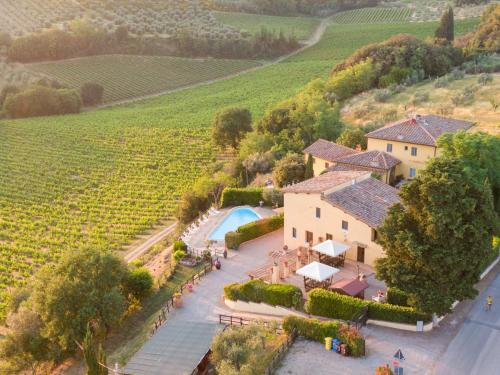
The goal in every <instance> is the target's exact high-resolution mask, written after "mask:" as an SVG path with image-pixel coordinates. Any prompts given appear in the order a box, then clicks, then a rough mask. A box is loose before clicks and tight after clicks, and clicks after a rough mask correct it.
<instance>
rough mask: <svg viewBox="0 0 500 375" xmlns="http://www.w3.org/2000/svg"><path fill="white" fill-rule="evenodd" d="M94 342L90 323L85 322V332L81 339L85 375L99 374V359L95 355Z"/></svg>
mask: <svg viewBox="0 0 500 375" xmlns="http://www.w3.org/2000/svg"><path fill="white" fill-rule="evenodd" d="M95 346H96V343H95V340H94V334H93V333H92V328H91V327H90V324H87V333H86V334H85V338H84V339H83V356H84V357H85V363H86V364H87V375H99V367H100V366H99V360H98V357H97V350H96V347H95Z"/></svg>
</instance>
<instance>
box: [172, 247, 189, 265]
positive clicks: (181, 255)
mask: <svg viewBox="0 0 500 375" xmlns="http://www.w3.org/2000/svg"><path fill="white" fill-rule="evenodd" d="M186 255H187V253H186V252H185V251H182V250H177V251H175V252H174V254H173V257H174V261H175V262H176V263H179V262H180V261H181V260H183V259H184V258H185V257H186Z"/></svg>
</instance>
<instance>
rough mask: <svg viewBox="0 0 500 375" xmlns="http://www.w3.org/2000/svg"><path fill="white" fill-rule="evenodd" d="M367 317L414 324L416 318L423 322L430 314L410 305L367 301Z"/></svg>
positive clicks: (428, 318)
mask: <svg viewBox="0 0 500 375" xmlns="http://www.w3.org/2000/svg"><path fill="white" fill-rule="evenodd" d="M368 318H369V319H375V320H385V321H388V322H395V323H406V324H416V323H417V321H418V320H422V321H424V322H428V321H430V320H431V316H430V315H428V314H425V313H422V312H419V311H417V310H415V309H413V308H411V307H404V306H396V305H390V304H388V303H376V302H370V303H369V306H368Z"/></svg>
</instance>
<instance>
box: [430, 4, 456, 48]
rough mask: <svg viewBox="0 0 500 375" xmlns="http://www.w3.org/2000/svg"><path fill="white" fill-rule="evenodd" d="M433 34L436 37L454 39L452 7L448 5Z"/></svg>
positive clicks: (450, 40)
mask: <svg viewBox="0 0 500 375" xmlns="http://www.w3.org/2000/svg"><path fill="white" fill-rule="evenodd" d="M434 36H435V37H436V38H438V39H446V40H447V41H449V42H452V41H453V39H455V21H454V16H453V8H452V7H448V9H447V10H446V11H445V12H444V13H443V15H442V16H441V21H440V22H439V26H438V28H437V29H436V32H435V34H434Z"/></svg>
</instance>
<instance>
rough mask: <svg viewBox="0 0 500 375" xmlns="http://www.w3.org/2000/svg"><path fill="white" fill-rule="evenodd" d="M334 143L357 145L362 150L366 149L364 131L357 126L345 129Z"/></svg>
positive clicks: (353, 146)
mask: <svg viewBox="0 0 500 375" xmlns="http://www.w3.org/2000/svg"><path fill="white" fill-rule="evenodd" d="M336 143H338V144H339V145H343V146H346V147H350V148H356V147H357V146H358V145H359V146H361V148H362V149H363V150H366V146H367V140H366V137H365V132H364V130H363V129H361V128H358V127H357V128H347V129H345V130H344V131H343V132H342V134H341V135H340V137H338V138H337V140H336Z"/></svg>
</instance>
